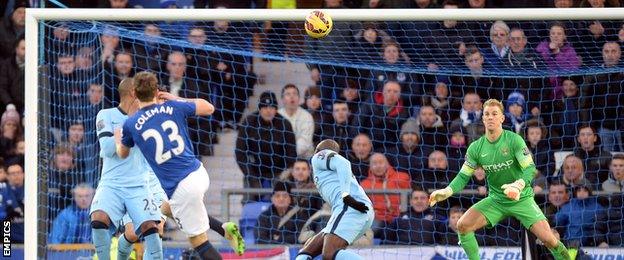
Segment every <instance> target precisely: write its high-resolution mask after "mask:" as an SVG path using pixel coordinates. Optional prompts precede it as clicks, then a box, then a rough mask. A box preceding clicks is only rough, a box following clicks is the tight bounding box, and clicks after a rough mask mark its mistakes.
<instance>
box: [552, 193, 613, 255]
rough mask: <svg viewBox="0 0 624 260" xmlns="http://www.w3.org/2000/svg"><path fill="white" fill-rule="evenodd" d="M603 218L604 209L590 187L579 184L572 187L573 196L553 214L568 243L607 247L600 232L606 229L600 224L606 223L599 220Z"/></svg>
mask: <svg viewBox="0 0 624 260" xmlns="http://www.w3.org/2000/svg"><path fill="white" fill-rule="evenodd" d="M605 218H606V212H605V209H604V207H602V206H601V205H600V204H599V203H598V198H597V197H594V196H592V189H591V188H589V187H587V186H583V185H581V186H577V187H576V188H574V198H573V199H571V200H570V202H568V203H567V204H565V205H563V207H561V210H559V211H558V212H557V214H555V223H556V225H555V226H557V227H563V228H564V229H565V233H564V234H565V235H564V239H565V240H566V243H568V244H571V245H580V246H598V247H607V246H608V244H607V242H606V237H605V234H602V230H606V228H605V227H602V225H606V223H604V222H602V221H601V220H604V219H605Z"/></svg>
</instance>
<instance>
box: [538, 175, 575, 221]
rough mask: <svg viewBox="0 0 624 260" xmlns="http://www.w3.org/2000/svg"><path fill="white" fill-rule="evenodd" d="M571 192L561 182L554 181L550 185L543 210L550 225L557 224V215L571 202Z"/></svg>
mask: <svg viewBox="0 0 624 260" xmlns="http://www.w3.org/2000/svg"><path fill="white" fill-rule="evenodd" d="M570 192H571V191H569V190H568V188H567V187H566V184H565V183H562V182H559V181H553V182H551V183H550V184H549V185H548V196H547V202H546V203H545V204H544V208H543V211H544V216H546V218H547V219H548V223H555V214H557V212H558V211H559V210H560V209H561V207H563V205H565V204H566V203H568V201H570Z"/></svg>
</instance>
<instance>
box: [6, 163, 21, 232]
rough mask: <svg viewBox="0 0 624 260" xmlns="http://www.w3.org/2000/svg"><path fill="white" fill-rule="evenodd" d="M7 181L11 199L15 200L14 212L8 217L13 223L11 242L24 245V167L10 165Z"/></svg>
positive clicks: (15, 164)
mask: <svg viewBox="0 0 624 260" xmlns="http://www.w3.org/2000/svg"><path fill="white" fill-rule="evenodd" d="M7 181H8V184H9V187H10V188H11V193H12V195H11V197H12V199H15V201H14V204H13V210H12V211H11V212H10V213H9V216H8V219H9V221H11V242H13V243H24V211H23V209H24V167H23V166H22V165H21V164H17V163H14V164H11V165H9V167H8V168H7Z"/></svg>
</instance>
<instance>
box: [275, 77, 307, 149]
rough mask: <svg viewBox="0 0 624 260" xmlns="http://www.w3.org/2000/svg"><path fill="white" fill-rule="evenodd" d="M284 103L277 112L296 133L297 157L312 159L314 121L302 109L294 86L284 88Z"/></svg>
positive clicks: (297, 90)
mask: <svg viewBox="0 0 624 260" xmlns="http://www.w3.org/2000/svg"><path fill="white" fill-rule="evenodd" d="M282 102H283V104H284V106H283V107H282V108H280V109H279V110H278V111H277V112H278V113H279V114H280V115H281V116H282V117H283V118H285V119H286V120H288V122H290V125H291V126H292V128H293V131H294V133H295V139H296V145H297V156H298V157H299V158H304V159H307V158H310V157H312V155H313V154H314V143H313V141H312V138H313V136H314V119H313V118H312V115H311V114H310V113H309V112H308V111H306V110H305V109H303V108H301V107H300V105H301V102H300V95H299V89H298V88H297V86H295V85H293V84H286V86H284V87H283V88H282Z"/></svg>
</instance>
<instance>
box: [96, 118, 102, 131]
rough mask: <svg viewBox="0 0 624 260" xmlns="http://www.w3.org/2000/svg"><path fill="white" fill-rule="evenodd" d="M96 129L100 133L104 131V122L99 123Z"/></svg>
mask: <svg viewBox="0 0 624 260" xmlns="http://www.w3.org/2000/svg"><path fill="white" fill-rule="evenodd" d="M96 128H97V130H98V131H102V129H104V120H100V121H98V122H97V124H96Z"/></svg>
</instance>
